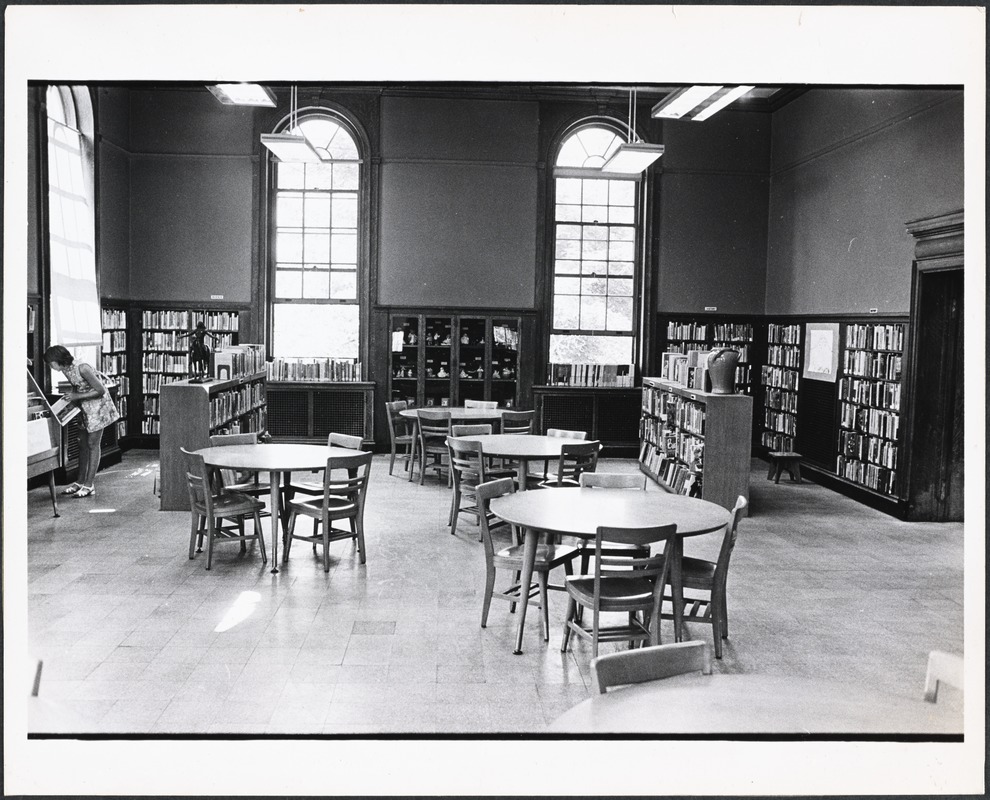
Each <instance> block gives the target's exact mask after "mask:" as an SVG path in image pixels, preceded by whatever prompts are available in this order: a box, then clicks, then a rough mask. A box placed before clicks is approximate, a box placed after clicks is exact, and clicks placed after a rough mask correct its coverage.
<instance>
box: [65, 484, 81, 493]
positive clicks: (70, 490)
mask: <svg viewBox="0 0 990 800" xmlns="http://www.w3.org/2000/svg"><path fill="white" fill-rule="evenodd" d="M82 488H83V487H82V484H81V483H73V484H72V485H71V486H68V487H66V488H65V489H63V490H62V494H75V493H76V492H78V491H79V490H80V489H82Z"/></svg>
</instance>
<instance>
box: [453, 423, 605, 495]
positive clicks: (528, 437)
mask: <svg viewBox="0 0 990 800" xmlns="http://www.w3.org/2000/svg"><path fill="white" fill-rule="evenodd" d="M463 438H465V439H466V440H468V441H472V442H479V443H480V444H481V450H482V452H483V453H484V454H485V455H486V456H491V457H492V458H509V459H512V460H513V461H515V462H517V464H518V466H517V468H516V474H517V478H518V482H519V491H521V492H524V491H526V475H527V474H528V472H529V462H530V461H546V460H549V459H555V458H560V448H561V447H562V446H563V445H565V444H574V443H575V442H585V441H586V440H585V439H568V438H561V437H560V436H541V435H538V434H537V435H534V434H523V435H519V434H514V433H492V434H488V435H486V436H467V437H463Z"/></svg>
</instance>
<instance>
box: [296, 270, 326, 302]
mask: <svg viewBox="0 0 990 800" xmlns="http://www.w3.org/2000/svg"><path fill="white" fill-rule="evenodd" d="M329 296H330V273H329V272H328V271H327V270H322V269H321V270H317V269H308V270H306V271H305V272H304V273H303V297H311V298H316V299H319V300H326V299H327V298H328V297H329Z"/></svg>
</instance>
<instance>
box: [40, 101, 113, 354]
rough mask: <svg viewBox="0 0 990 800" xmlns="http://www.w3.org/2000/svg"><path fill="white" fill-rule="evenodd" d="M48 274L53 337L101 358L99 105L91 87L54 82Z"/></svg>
mask: <svg viewBox="0 0 990 800" xmlns="http://www.w3.org/2000/svg"><path fill="white" fill-rule="evenodd" d="M45 109H46V114H47V135H48V148H47V149H48V218H47V223H48V231H47V234H48V275H49V279H50V282H49V298H48V299H49V307H50V310H51V322H52V325H51V342H50V344H61V345H63V346H64V347H67V348H69V350H70V351H72V353H73V355H74V356H75V357H76V358H77V359H80V360H83V361H87V362H89V363H90V364H95V363H98V361H97V359H96V353H97V350H96V346H97V345H99V344H100V343H101V342H102V341H103V334H102V328H101V320H100V299H99V293H98V291H97V286H96V237H95V223H94V194H95V191H94V186H95V180H94V173H93V109H92V103H91V101H90V97H89V91H88V90H87V89H86V88H85V87H77V86H49V87H48V89H47V90H46V93H45Z"/></svg>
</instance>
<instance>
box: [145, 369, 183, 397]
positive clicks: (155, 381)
mask: <svg viewBox="0 0 990 800" xmlns="http://www.w3.org/2000/svg"><path fill="white" fill-rule="evenodd" d="M179 380H182V377H181V375H179V374H175V375H162V374H160V373H155V372H149V373H145V374H143V375H142V376H141V391H142V392H143V393H144V394H158V392H160V391H161V389H162V385H163V384H166V383H172V382H173V381H179Z"/></svg>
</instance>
